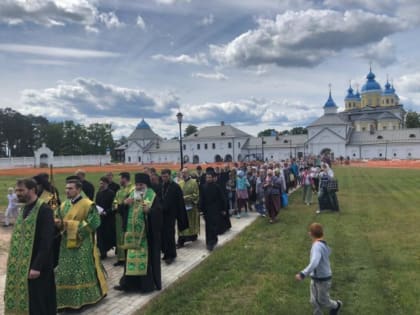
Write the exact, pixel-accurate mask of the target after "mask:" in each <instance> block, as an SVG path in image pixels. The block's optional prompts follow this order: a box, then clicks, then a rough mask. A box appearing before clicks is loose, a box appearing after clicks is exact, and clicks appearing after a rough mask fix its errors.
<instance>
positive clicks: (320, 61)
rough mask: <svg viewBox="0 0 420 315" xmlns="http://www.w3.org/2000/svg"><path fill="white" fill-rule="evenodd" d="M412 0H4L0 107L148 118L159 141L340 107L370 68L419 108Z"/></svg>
mask: <svg viewBox="0 0 420 315" xmlns="http://www.w3.org/2000/svg"><path fill="white" fill-rule="evenodd" d="M419 13H420V2H419V1H417V0H394V1H391V0H382V1H373V0H312V1H311V0H271V1H269V0H254V1H251V0H229V1H226V0H212V1H208V0H136V1H132V0H1V1H0V69H1V75H0V107H3V108H4V107H11V108H13V109H15V110H17V111H20V112H21V113H24V114H33V115H42V116H45V117H46V118H48V119H49V120H50V121H62V120H68V119H72V120H75V121H77V122H79V123H83V124H90V123H96V122H99V123H112V125H113V127H114V133H113V135H114V137H115V138H116V139H118V138H119V137H121V136H129V135H130V133H131V132H132V131H133V129H134V128H135V126H136V125H137V124H138V123H139V122H140V121H141V119H143V118H144V119H145V120H146V121H147V122H148V123H149V124H150V125H151V127H152V129H153V130H154V131H155V132H156V133H158V134H159V135H161V136H162V137H167V138H171V137H173V136H176V135H177V133H178V125H177V120H176V114H177V112H178V111H181V112H182V113H183V115H184V121H183V124H185V125H184V127H186V126H187V125H188V124H193V125H196V126H198V127H202V126H208V125H214V124H219V123H220V121H224V122H225V123H227V124H232V125H234V126H236V127H238V128H240V129H242V130H244V131H246V132H248V133H250V134H252V135H256V134H257V133H258V132H259V131H261V130H264V129H268V128H274V129H277V130H285V129H290V128H293V127H300V126H305V125H307V124H309V123H310V122H311V121H313V120H314V119H316V118H317V117H319V116H320V115H322V114H323V108H322V107H323V105H324V103H325V101H326V100H327V98H328V92H329V84H331V91H332V96H333V98H334V100H335V101H336V103H337V106H338V107H339V108H340V109H343V108H344V97H345V95H346V90H347V88H348V87H349V84H351V85H352V86H353V88H357V87H358V86H359V87H361V86H362V85H363V84H364V82H365V80H366V79H365V77H366V74H367V73H368V72H369V67H370V64H371V65H372V70H373V72H374V73H375V74H376V79H377V81H378V82H379V83H380V84H381V85H382V86H383V85H384V84H385V82H386V80H387V78H388V79H389V80H390V81H391V82H393V84H394V86H395V88H396V91H397V94H398V95H399V97H400V100H401V102H402V103H403V104H404V107H405V109H406V110H408V109H411V110H416V111H420V47H419V46H420V42H419V40H418V38H419V35H420V14H419Z"/></svg>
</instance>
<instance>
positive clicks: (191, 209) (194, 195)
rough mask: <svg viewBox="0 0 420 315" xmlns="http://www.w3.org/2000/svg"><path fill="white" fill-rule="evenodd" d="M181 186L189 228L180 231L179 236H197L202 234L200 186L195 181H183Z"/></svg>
mask: <svg viewBox="0 0 420 315" xmlns="http://www.w3.org/2000/svg"><path fill="white" fill-rule="evenodd" d="M179 186H180V187H181V189H182V192H183V193H184V200H185V208H186V209H187V215H188V224H189V228H188V229H186V230H184V231H178V235H179V236H196V235H198V234H200V212H199V211H198V203H199V199H200V195H199V188H198V184H197V182H196V181H195V180H193V179H189V180H187V181H184V180H182V181H181V182H180V183H179Z"/></svg>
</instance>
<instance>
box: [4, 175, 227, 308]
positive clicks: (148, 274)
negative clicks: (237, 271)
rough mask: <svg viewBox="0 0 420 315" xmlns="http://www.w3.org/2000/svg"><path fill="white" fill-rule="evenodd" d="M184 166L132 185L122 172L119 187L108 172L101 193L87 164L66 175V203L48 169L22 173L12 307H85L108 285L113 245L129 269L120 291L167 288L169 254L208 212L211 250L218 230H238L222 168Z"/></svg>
mask: <svg viewBox="0 0 420 315" xmlns="http://www.w3.org/2000/svg"><path fill="white" fill-rule="evenodd" d="M181 174H182V178H180V180H178V181H177V182H178V183H176V182H175V181H173V180H172V176H171V171H170V170H169V169H165V170H162V171H161V173H160V176H159V175H158V174H157V173H156V171H155V170H154V169H148V168H146V169H145V170H144V172H143V173H136V174H135V176H134V184H133V183H132V179H131V178H130V173H127V172H122V173H120V174H119V177H120V185H118V184H116V183H115V182H113V180H112V173H109V174H107V175H106V176H104V177H101V179H100V182H99V191H98V192H97V194H96V197H95V198H94V186H93V185H92V184H91V183H90V182H88V181H87V180H86V179H85V173H84V171H82V170H79V171H77V172H76V174H75V175H74V176H69V177H67V178H66V185H65V194H66V199H65V201H63V202H61V201H60V198H59V195H58V191H57V189H56V188H55V187H54V186H53V185H52V184H51V183H50V180H49V175H48V174H46V173H42V174H39V175H37V176H35V177H33V178H25V179H19V180H17V182H16V188H15V193H16V197H17V199H18V202H19V204H20V205H21V209H20V213H19V215H18V217H17V219H16V222H15V226H14V230H13V233H12V238H11V244H10V251H9V259H8V264H7V277H6V290H5V296H4V301H5V314H6V315H12V314H31V315H32V314H33V315H35V314H36V315H39V314H43V315H49V314H56V313H57V311H58V312H63V311H65V312H74V311H76V312H78V311H80V310H84V309H85V308H86V307H89V306H90V305H94V304H96V303H97V302H99V301H100V300H102V299H103V298H104V297H105V296H106V294H107V291H108V287H107V283H106V276H105V272H104V267H103V265H102V263H101V259H105V258H106V256H107V252H108V251H109V250H111V249H112V248H115V249H116V256H117V258H118V261H117V262H116V263H115V264H114V266H122V267H123V268H124V269H123V271H122V277H121V279H120V283H119V285H118V286H115V287H114V289H115V290H121V291H135V292H140V293H148V292H152V291H154V290H160V289H161V288H162V283H161V259H162V260H164V262H165V263H166V264H171V263H173V262H174V260H175V258H176V255H177V254H176V248H177V247H178V248H179V247H183V246H184V243H186V242H193V241H196V240H197V236H198V234H199V232H200V212H201V213H202V214H203V216H204V219H205V223H206V225H205V235H206V246H207V249H208V250H209V251H212V250H213V249H214V247H215V246H216V244H217V241H218V235H220V234H223V233H224V232H226V231H227V230H229V229H230V228H231V224H230V219H229V211H228V202H227V200H226V194H225V191H224V190H223V189H222V187H221V186H220V185H219V184H217V182H218V175H219V174H216V172H215V170H214V169H213V168H207V169H206V173H202V172H201V169H199V173H198V174H197V173H195V174H194V175H195V177H194V178H191V177H190V172H189V171H188V169H183V170H182V171H181ZM176 224H177V229H178V233H177V234H178V241H177V242H176V241H175V225H176ZM161 253H163V257H162V256H161ZM28 279H29V280H28Z"/></svg>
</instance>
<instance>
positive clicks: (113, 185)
mask: <svg viewBox="0 0 420 315" xmlns="http://www.w3.org/2000/svg"><path fill="white" fill-rule="evenodd" d="M108 188H109V189H111V190H112V191H113V192H114V193H117V191H118V190H120V185H118V184H117V183H116V182H110V183H109V185H108Z"/></svg>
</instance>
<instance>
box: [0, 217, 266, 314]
mask: <svg viewBox="0 0 420 315" xmlns="http://www.w3.org/2000/svg"><path fill="white" fill-rule="evenodd" d="M258 216H259V215H258V214H257V213H255V212H250V213H249V216H248V217H242V218H241V219H236V218H235V217H232V218H231V222H232V228H231V229H230V231H228V232H226V233H225V234H223V235H221V236H219V242H218V245H217V247H220V246H222V245H223V244H225V243H227V242H229V241H230V240H232V239H233V238H235V237H236V236H237V235H238V234H239V233H240V232H241V231H242V230H243V229H245V228H246V227H247V226H249V225H250V224H251V223H252V222H254V221H255V219H257V217H258ZM267 221H268V220H267ZM267 224H268V222H267ZM217 247H216V249H215V250H217ZM177 254H178V257H177V259H176V260H175V262H174V263H173V264H171V265H169V266H167V265H165V263H162V286H163V288H162V290H161V291H155V292H153V293H151V294H147V295H141V294H138V293H124V292H120V291H116V290H114V289H113V287H114V286H115V285H117V284H118V282H119V279H120V277H121V276H122V272H123V268H122V267H114V266H113V263H114V262H116V259H115V256H114V255H113V254H112V255H110V257H108V258H107V259H105V260H104V261H103V264H104V266H105V269H106V271H107V273H108V278H107V281H108V286H109V292H108V295H107V297H106V298H105V299H104V300H102V301H101V302H99V303H98V304H97V305H94V306H92V307H89V308H88V309H86V310H85V311H83V312H80V313H78V314H86V315H87V314H89V315H99V314H101V315H103V314H107V315H131V314H133V313H134V312H135V311H138V310H140V309H141V308H142V307H144V306H145V305H146V304H147V303H148V302H149V301H151V300H152V299H153V298H155V297H156V296H158V295H159V294H161V292H163V291H164V290H165V289H166V288H168V287H169V286H171V285H172V284H174V283H175V282H176V281H177V280H178V279H179V278H180V277H182V276H184V275H185V274H186V273H188V272H189V271H191V270H192V269H194V268H195V267H196V266H198V265H199V264H200V263H201V262H202V261H203V260H204V259H206V258H207V257H208V256H209V255H210V254H211V253H210V252H208V251H207V249H206V245H205V229H204V222H203V218H201V234H200V235H199V237H198V240H197V241H196V242H194V243H187V244H186V246H185V247H184V248H181V249H178V250H177ZM5 280H6V276H5V275H0V297H1V301H0V314H4V302H3V295H4V286H5ZM61 314H65V313H61Z"/></svg>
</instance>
